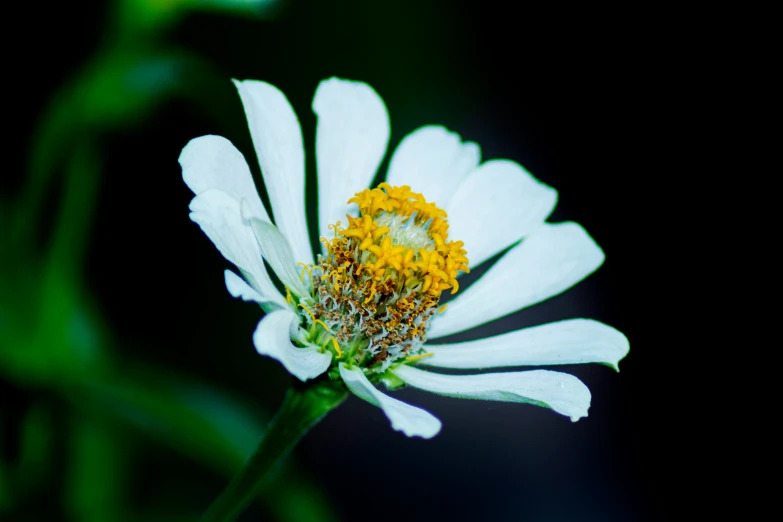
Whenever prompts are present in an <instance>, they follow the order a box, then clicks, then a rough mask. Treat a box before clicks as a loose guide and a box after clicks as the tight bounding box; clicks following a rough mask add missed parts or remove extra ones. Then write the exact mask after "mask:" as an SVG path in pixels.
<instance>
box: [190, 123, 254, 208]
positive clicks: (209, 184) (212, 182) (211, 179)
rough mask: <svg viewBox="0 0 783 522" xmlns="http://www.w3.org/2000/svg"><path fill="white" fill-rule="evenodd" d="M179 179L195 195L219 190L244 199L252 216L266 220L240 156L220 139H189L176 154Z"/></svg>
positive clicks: (242, 158) (210, 137)
mask: <svg viewBox="0 0 783 522" xmlns="http://www.w3.org/2000/svg"><path fill="white" fill-rule="evenodd" d="M179 164H180V165H181V166H182V178H183V179H184V180H185V183H187V185H188V187H190V190H192V191H193V192H194V193H195V194H196V195H198V194H201V193H202V192H204V191H206V190H209V189H218V190H221V191H223V192H225V193H226V194H228V195H229V196H231V197H232V198H234V199H235V200H237V201H242V200H243V199H246V200H247V202H248V205H249V206H250V209H251V211H252V214H253V217H257V218H260V219H265V220H266V221H269V215H268V214H267V213H266V209H265V208H264V204H263V203H261V198H260V197H259V196H258V191H257V190H256V184H255V183H254V182H253V176H252V174H250V168H249V167H248V166H247V162H246V161H245V158H244V156H242V153H241V152H239V151H238V150H237V149H236V147H234V146H233V145H232V144H231V142H230V141H228V140H227V139H226V138H223V137H222V136H201V137H200V138H196V139H193V140H190V142H189V143H188V144H187V145H185V148H184V149H182V153H181V154H180V155H179Z"/></svg>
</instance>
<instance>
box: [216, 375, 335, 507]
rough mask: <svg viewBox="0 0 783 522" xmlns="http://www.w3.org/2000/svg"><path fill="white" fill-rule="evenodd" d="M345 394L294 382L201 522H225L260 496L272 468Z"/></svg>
mask: <svg viewBox="0 0 783 522" xmlns="http://www.w3.org/2000/svg"><path fill="white" fill-rule="evenodd" d="M347 395H348V392H347V391H346V390H345V388H344V387H342V386H341V387H339V388H338V387H335V386H334V385H332V384H331V383H329V382H320V383H313V384H305V385H302V384H301V383H296V384H295V385H294V386H293V387H292V388H291V389H290V390H288V393H287V394H286V396H285V400H284V401H283V404H282V406H280V410H279V411H278V412H277V414H276V415H275V417H274V419H272V422H271V423H270V425H269V428H268V429H267V431H266V434H265V435H264V438H263V439H262V440H261V443H260V444H259V445H258V448H257V449H256V452H255V453H254V454H253V456H252V457H250V460H249V461H248V462H247V464H245V467H244V468H243V469H242V471H240V472H239V473H238V474H237V475H236V476H235V477H234V479H233V480H232V481H231V482H230V483H229V484H228V486H227V487H226V489H225V490H223V493H222V494H221V495H220V496H219V497H218V498H217V499H216V500H215V501H214V502H213V503H212V505H211V506H209V508H208V509H207V511H206V512H205V513H204V515H203V517H202V519H201V520H202V521H203V522H228V521H231V520H234V517H236V516H237V515H239V514H240V513H241V512H242V510H243V509H244V508H245V507H246V506H247V505H248V504H249V503H250V502H251V501H252V500H253V499H254V498H255V497H256V496H257V495H258V494H259V493H260V491H261V490H262V489H263V487H264V482H265V478H266V477H267V476H268V475H269V472H270V471H272V470H273V469H274V467H275V465H276V464H277V463H278V462H279V461H280V460H282V459H283V458H284V457H285V456H286V455H287V454H288V452H289V451H290V450H291V449H292V448H293V447H294V446H295V445H296V443H297V442H299V439H301V438H302V436H304V434H305V433H307V431H308V430H309V429H310V428H312V427H313V426H315V425H316V424H317V423H318V421H320V420H321V419H322V418H323V417H324V416H326V414H327V413H329V412H330V411H332V410H333V409H334V408H336V407H337V406H339V405H340V404H341V403H342V402H343V400H345V397H346V396H347Z"/></svg>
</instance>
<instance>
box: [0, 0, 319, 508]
mask: <svg viewBox="0 0 783 522" xmlns="http://www.w3.org/2000/svg"><path fill="white" fill-rule="evenodd" d="M274 7H275V2H273V1H271V0H255V1H252V0H247V1H240V0H226V1H223V2H221V1H218V0H165V1H163V0H161V1H155V0H119V1H118V2H117V3H116V5H115V6H114V9H113V10H112V11H111V13H112V14H111V16H112V19H111V20H110V21H109V22H108V25H109V26H110V28H111V30H109V31H107V33H108V34H110V35H111V37H110V38H107V39H106V40H105V41H104V42H103V43H102V45H101V47H100V49H98V50H97V51H96V52H95V54H94V55H93V57H92V58H91V59H89V60H88V61H87V63H85V64H84V65H83V67H82V68H81V69H80V70H79V71H76V72H75V73H74V74H73V76H72V77H71V79H70V80H69V81H68V82H66V83H65V84H64V85H62V86H61V87H60V88H59V89H58V90H57V92H56V94H55V96H54V97H53V98H52V100H51V103H50V104H49V106H48V109H47V110H46V111H45V112H44V114H43V117H42V119H41V121H40V122H39V125H38V126H37V128H36V130H35V132H34V134H33V136H32V139H31V144H30V151H29V161H28V170H27V172H26V175H25V176H24V182H23V186H22V187H21V190H20V192H19V194H18V196H17V197H16V198H15V200H14V201H9V200H7V199H3V200H2V201H0V253H1V254H2V255H0V397H2V409H0V445H1V446H2V448H4V451H2V452H0V518H2V519H3V520H15V519H19V520H35V519H41V520H51V519H52V518H51V517H52V516H56V517H57V518H58V519H59V518H63V519H66V520H74V521H87V522H93V521H95V522H99V521H122V520H166V521H172V520H193V519H194V518H196V517H197V515H198V513H197V511H193V510H194V509H198V507H199V506H202V505H203V501H201V502H197V503H194V504H193V505H191V506H189V507H187V508H184V507H182V506H180V507H181V510H180V511H177V509H176V508H171V507H168V508H166V511H162V512H157V511H155V510H154V509H150V510H148V511H144V512H136V511H138V510H136V509H135V508H134V507H132V506H133V503H132V499H130V498H129V491H130V489H131V488H130V485H129V482H130V481H132V478H133V476H134V466H136V463H137V460H138V459H137V456H138V453H139V448H140V447H141V446H144V445H145V444H150V443H152V444H156V445H159V446H162V447H167V448H169V450H174V451H176V452H178V453H179V454H181V455H184V456H186V457H187V458H189V459H192V460H193V461H194V462H197V463H198V464H199V465H200V466H203V467H205V468H207V469H210V470H212V471H213V472H216V473H219V474H221V475H222V476H223V477H226V478H227V477H230V476H231V475H233V474H234V473H235V472H236V471H237V470H238V469H239V468H240V467H241V466H242V465H243V463H244V462H245V460H246V459H247V457H248V455H249V454H250V453H251V452H252V451H253V449H254V448H255V446H256V444H257V443H258V441H259V440H260V438H261V436H262V434H263V426H264V425H265V423H266V421H267V419H268V418H267V416H266V415H265V414H264V413H262V412H259V411H257V409H251V408H248V407H247V405H246V404H244V402H245V401H243V400H241V399H239V398H237V397H233V396H230V395H229V394H226V393H225V392H222V391H220V390H218V389H217V388H215V387H213V386H209V385H208V384H207V383H202V382H198V381H195V380H193V379H192V378H188V377H186V376H183V375H177V374H174V373H172V372H171V371H170V370H164V369H163V368H156V367H152V366H149V365H145V364H141V363H139V362H135V361H132V360H127V358H123V357H121V356H120V355H118V354H119V350H118V349H117V348H118V339H117V338H116V336H115V335H113V333H112V330H111V328H110V325H108V324H106V323H105V322H104V319H103V317H102V314H101V313H100V306H99V303H97V302H96V301H95V298H94V296H93V295H91V293H90V291H89V289H88V287H87V285H86V284H85V278H84V270H85V251H86V247H87V244H88V241H89V237H88V236H89V233H90V230H91V226H90V224H91V221H92V220H93V219H94V211H95V207H96V201H97V199H98V197H99V193H100V180H101V176H102V174H103V170H104V168H103V165H104V157H103V154H102V151H101V146H100V144H101V140H102V137H103V135H104V134H105V133H107V132H109V131H111V130H112V129H123V128H128V127H130V126H133V125H136V124H138V123H140V122H143V121H144V120H145V118H147V117H149V115H150V114H152V113H153V112H154V111H155V109H156V107H157V106H158V105H159V104H160V103H161V102H162V101H164V100H166V99H171V98H179V99H185V100H188V99H191V100H192V99H194V98H196V99H197V98H198V97H199V96H200V94H199V93H200V92H203V91H208V90H209V89H210V88H211V84H212V82H215V83H219V82H223V81H225V79H224V78H222V77H219V76H218V75H217V74H216V73H215V72H214V69H213V68H212V67H211V66H210V64H209V63H207V62H206V61H205V60H204V59H202V58H200V57H199V56H197V55H195V54H193V53H191V52H189V51H188V50H186V49H175V48H170V47H167V45H166V44H165V43H163V39H162V38H160V36H161V34H162V33H163V32H164V31H166V30H167V29H168V28H169V27H171V26H172V24H173V23H174V22H175V21H176V20H177V19H178V17H179V16H181V15H182V14H183V13H184V12H185V11H187V10H190V9H206V10H221V11H229V12H232V13H234V14H240V15H243V16H255V17H257V18H259V19H262V18H263V17H264V16H269V15H271V14H273V13H274ZM212 115H213V116H215V117H219V113H213V114H212ZM53 187H57V188H58V189H59V190H53ZM52 193H56V194H57V200H56V201H55V203H54V206H53V207H52V205H51V202H50V201H49V200H48V199H47V197H48V195H50V194H52ZM51 208H54V216H49V215H47V212H51ZM49 222H51V223H53V225H52V226H51V227H49V228H48V229H47V227H46V223H49ZM42 229H44V230H46V233H45V234H41V230H42ZM3 381H5V382H3ZM61 469H62V470H64V472H62V473H61V472H59V471H58V470H61ZM52 492H60V496H61V498H58V497H57V496H54V497H53V495H52ZM42 499H43V502H42ZM263 502H264V503H265V504H267V508H268V511H269V512H270V513H271V514H272V515H273V516H274V517H275V518H276V519H277V520H283V521H285V520H297V521H299V520H313V521H329V520H333V519H334V518H333V517H332V515H330V509H329V506H328V504H327V503H326V499H325V498H324V496H323V495H322V494H321V493H319V492H318V490H317V488H315V487H314V486H313V485H311V484H309V483H308V482H307V481H306V480H305V478H303V477H302V476H301V474H298V473H297V472H296V471H295V469H294V467H293V464H291V465H288V466H286V467H285V468H284V469H282V470H280V471H279V473H278V476H277V477H276V479H275V480H274V482H273V483H272V484H270V487H269V490H268V493H267V494H266V495H265V497H264V499H263ZM202 507H203V506H202ZM188 509H189V510H190V511H188ZM53 513H56V515H53Z"/></svg>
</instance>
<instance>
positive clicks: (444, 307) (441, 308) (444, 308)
mask: <svg viewBox="0 0 783 522" xmlns="http://www.w3.org/2000/svg"><path fill="white" fill-rule="evenodd" d="M448 306H449V303H446V304H445V305H443V306H441V307H440V308H438V313H439V314H442V313H443V312H445V311H446V308H447V307H448Z"/></svg>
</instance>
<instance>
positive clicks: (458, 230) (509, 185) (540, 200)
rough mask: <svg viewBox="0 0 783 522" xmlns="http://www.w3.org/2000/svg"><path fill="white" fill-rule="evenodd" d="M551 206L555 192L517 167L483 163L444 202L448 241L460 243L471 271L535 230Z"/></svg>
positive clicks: (512, 163) (504, 161) (489, 162)
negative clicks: (454, 240) (455, 240)
mask: <svg viewBox="0 0 783 522" xmlns="http://www.w3.org/2000/svg"><path fill="white" fill-rule="evenodd" d="M556 202H557V191H555V189H553V188H552V187H549V186H548V185H545V184H543V183H541V182H540V181H538V180H536V178H534V177H533V176H532V175H531V174H530V173H529V172H528V171H526V170H525V169H524V168H522V166H521V165H519V164H518V163H515V162H513V161H509V160H493V161H488V162H487V163H484V164H483V165H481V166H480V167H479V168H478V169H476V170H474V171H473V172H471V173H470V175H468V177H467V178H466V179H465V180H464V181H463V182H462V183H461V184H460V186H459V187H458V188H457V190H456V192H455V193H454V196H453V197H452V198H451V200H449V201H448V202H444V205H445V208H444V210H446V212H448V214H449V237H450V238H452V239H459V240H462V241H464V242H465V248H466V249H467V251H468V258H469V259H470V265H471V266H477V265H479V264H480V263H482V262H483V261H486V260H487V259H489V258H490V257H492V256H493V255H495V254H497V253H498V252H500V251H501V250H503V249H504V248H506V247H508V246H509V245H512V244H513V243H515V242H517V241H519V240H520V239H522V238H523V237H525V236H527V235H528V234H530V233H531V232H533V231H534V230H535V229H537V228H538V227H540V226H541V225H542V224H543V223H544V220H546V218H547V216H549V214H551V213H552V210H553V209H554V208H555V204H556Z"/></svg>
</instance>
